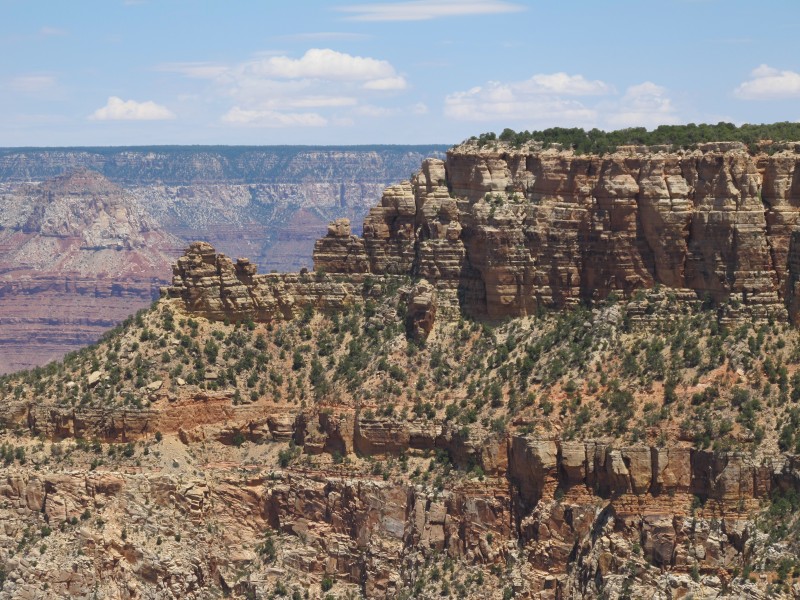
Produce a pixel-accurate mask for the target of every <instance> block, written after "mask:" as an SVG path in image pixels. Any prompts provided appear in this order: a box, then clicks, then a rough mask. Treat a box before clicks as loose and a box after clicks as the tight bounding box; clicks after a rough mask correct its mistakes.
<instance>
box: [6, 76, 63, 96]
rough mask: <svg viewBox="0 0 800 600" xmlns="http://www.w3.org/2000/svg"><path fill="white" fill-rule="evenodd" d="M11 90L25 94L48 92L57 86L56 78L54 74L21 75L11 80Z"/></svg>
mask: <svg viewBox="0 0 800 600" xmlns="http://www.w3.org/2000/svg"><path fill="white" fill-rule="evenodd" d="M9 87H10V88H11V91H14V92H20V93H24V94H36V93H40V92H47V91H50V90H52V89H54V88H55V87H56V78H55V77H53V76H52V75H20V76H19V77H14V78H13V79H12V80H11V81H10V82H9Z"/></svg>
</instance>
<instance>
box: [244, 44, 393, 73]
mask: <svg viewBox="0 0 800 600" xmlns="http://www.w3.org/2000/svg"><path fill="white" fill-rule="evenodd" d="M241 71H242V72H244V73H251V74H253V75H257V76H260V77H275V78H279V79H325V80H328V81H366V80H373V79H383V78H386V77H394V76H395V70H394V67H392V65H391V64H389V62H387V61H385V60H378V59H375V58H369V57H366V58H365V57H361V56H352V55H350V54H346V53H344V52H337V51H336V50H331V49H329V48H311V49H310V50H308V51H307V52H306V53H305V54H304V55H303V56H302V57H301V58H290V57H288V56H271V57H269V58H265V59H263V60H260V61H253V62H250V63H245V65H243V67H241Z"/></svg>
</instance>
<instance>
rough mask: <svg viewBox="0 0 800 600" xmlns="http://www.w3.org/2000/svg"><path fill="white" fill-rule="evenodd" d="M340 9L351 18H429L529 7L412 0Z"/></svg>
mask: <svg viewBox="0 0 800 600" xmlns="http://www.w3.org/2000/svg"><path fill="white" fill-rule="evenodd" d="M337 10H339V11H340V12H343V13H348V14H349V15H350V16H347V17H345V18H346V19H347V20H349V21H428V20H431V19H439V18H447V17H460V16H472V15H490V14H501V13H514V12H521V11H524V10H526V7H525V6H523V5H521V4H515V3H512V2H505V1H503V0H409V1H407V2H384V3H381V4H377V3H372V4H353V5H349V6H341V7H339V8H338V9H337Z"/></svg>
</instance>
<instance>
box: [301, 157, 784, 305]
mask: <svg viewBox="0 0 800 600" xmlns="http://www.w3.org/2000/svg"><path fill="white" fill-rule="evenodd" d="M798 162H800V154H798V149H797V147H796V146H795V145H789V146H787V147H786V148H785V149H784V150H782V151H780V152H778V153H776V154H774V155H772V156H766V155H757V156H752V155H750V154H749V153H748V151H747V149H746V148H745V147H744V146H743V145H741V144H738V143H714V144H706V145H701V146H700V148H699V149H697V150H695V151H680V152H665V151H663V150H662V149H653V150H650V149H648V148H644V147H622V148H620V149H618V151H617V152H615V153H614V154H612V155H608V156H604V157H598V156H576V155H574V154H573V153H572V152H561V151H557V150H544V151H542V150H534V149H521V150H518V149H513V148H511V147H502V146H501V147H500V148H499V149H495V150H488V149H485V148H484V149H480V148H478V147H477V145H475V144H473V143H465V144H464V145H462V146H459V147H456V148H454V149H452V150H450V151H449V152H448V156H447V160H446V161H441V160H436V159H431V160H426V161H425V162H424V163H423V167H422V170H421V171H420V172H419V173H418V174H417V175H416V176H415V177H414V178H412V180H411V181H408V182H405V183H402V184H398V185H395V186H391V187H389V188H388V189H387V190H386V191H385V192H384V195H383V198H382V199H381V203H380V205H379V206H377V207H375V208H373V209H372V210H371V211H370V213H369V215H368V216H367V218H366V220H365V221H364V233H363V239H359V238H354V237H352V236H351V235H350V234H349V232H344V233H343V232H340V231H339V230H336V229H332V230H330V231H329V232H328V236H327V237H326V238H325V239H324V240H322V241H320V242H318V244H317V246H316V248H315V268H316V269H318V270H323V271H328V272H359V271H361V272H369V273H374V274H392V273H402V274H410V275H416V276H421V277H424V278H426V279H428V280H430V281H432V282H435V284H436V287H437V288H438V289H439V290H440V291H442V292H444V296H445V297H449V298H450V299H451V301H452V302H457V303H458V304H459V305H460V307H461V308H463V309H464V310H466V311H467V312H469V313H472V314H474V315H478V316H486V317H489V318H503V317H508V316H523V315H527V314H532V313H534V312H535V311H536V309H537V307H539V306H541V305H544V306H548V307H561V306H566V305H571V304H574V303H576V302H579V301H587V300H588V301H591V300H598V299H602V298H605V297H606V296H608V294H610V293H611V292H620V293H623V294H631V293H632V292H633V291H635V290H637V289H641V288H649V287H653V286H655V285H664V286H667V287H670V288H674V289H676V290H679V291H681V292H684V293H685V292H689V293H691V294H692V295H696V296H700V297H704V296H708V297H710V298H712V299H713V300H715V301H716V302H720V303H723V302H728V301H734V302H737V303H741V304H742V305H744V306H746V307H748V309H749V310H750V311H751V312H753V313H755V314H757V315H766V314H777V315H785V314H786V307H787V306H788V307H790V308H792V310H791V317H792V318H793V319H794V320H797V313H796V309H794V308H793V307H794V305H795V300H794V298H795V294H796V291H795V282H796V281H797V278H798V273H797V269H796V264H795V263H796V262H797V260H796V259H795V258H794V253H796V252H797V251H798V249H797V248H796V247H795V246H794V245H793V244H792V241H791V240H792V232H793V231H794V228H795V227H796V225H797V222H798V215H800V209H799V208H798V204H799V203H800V200H799V198H800V196H799V195H798V194H800V185H798V184H797V181H798V179H799V178H800V176H799V175H798V174H797V164H798ZM335 246H339V247H343V246H346V247H347V257H348V259H347V261H346V264H342V263H341V261H340V259H339V258H337V257H340V256H341V253H335V252H333V253H332V252H331V248H333V247H335ZM362 246H363V250H362ZM362 266H363V267H364V268H363V270H362Z"/></svg>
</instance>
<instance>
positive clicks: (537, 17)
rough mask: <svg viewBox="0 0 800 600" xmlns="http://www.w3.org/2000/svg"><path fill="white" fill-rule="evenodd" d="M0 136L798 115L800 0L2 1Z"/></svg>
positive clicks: (299, 136)
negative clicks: (758, 0) (757, 0)
mask: <svg viewBox="0 0 800 600" xmlns="http://www.w3.org/2000/svg"><path fill="white" fill-rule="evenodd" d="M0 8H1V9H2V15H3V19H2V20H0V55H2V57H3V59H2V61H0V82H1V84H0V146H67V145H70V146H71V145H136V144H369V143H398V144H406V143H455V142H458V141H461V140H462V139H465V138H467V137H469V136H470V135H473V134H477V133H481V132H484V131H498V132H499V131H501V130H502V129H503V128H505V127H512V128H514V129H540V128H544V127H550V126H582V127H587V128H589V127H595V126H596V127H600V128H603V129H617V128H619V127H629V126H645V127H648V128H652V127H654V126H656V125H658V124H661V123H688V122H696V123H699V122H714V123H715V122H717V121H720V120H726V121H733V122H735V123H743V122H751V123H761V122H772V121H783V120H790V121H796V120H800V38H798V36H797V31H798V30H799V29H800V2H798V0H762V1H761V2H758V3H756V2H753V1H752V0H749V1H747V2H745V1H739V0H571V1H570V0H562V1H555V0H547V1H544V0H532V1H527V2H525V1H517V0H458V1H455V0H429V1H422V0H412V1H394V2H369V1H359V0H353V1H350V0H334V1H313V0H312V1H298V0H295V1H293V2H291V1H290V2H287V1H285V0H282V1H272V0H269V1H267V0H260V1H255V0H236V1H228V2H222V1H211V0H205V1H200V0H72V1H65V0H0Z"/></svg>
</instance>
